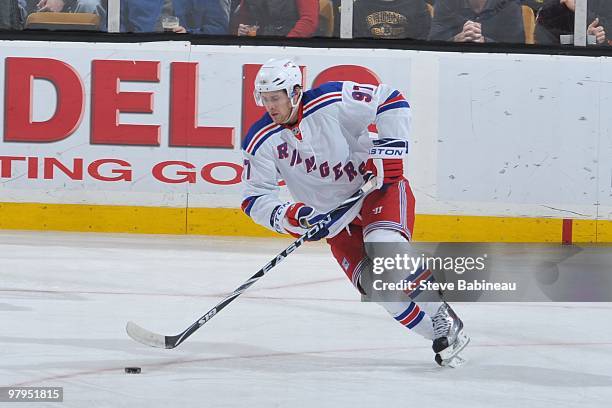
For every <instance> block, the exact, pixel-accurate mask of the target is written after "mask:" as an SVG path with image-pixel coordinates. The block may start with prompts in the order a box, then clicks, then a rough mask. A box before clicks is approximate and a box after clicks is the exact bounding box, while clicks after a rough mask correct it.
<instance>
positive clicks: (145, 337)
mask: <svg viewBox="0 0 612 408" xmlns="http://www.w3.org/2000/svg"><path fill="white" fill-rule="evenodd" d="M375 185H376V179H375V178H374V177H371V178H370V179H368V181H367V182H366V183H365V184H364V185H363V186H362V187H361V188H360V189H359V190H358V191H357V192H356V193H355V194H353V195H352V196H351V197H349V198H348V199H347V200H346V201H344V202H343V203H342V204H340V205H339V206H338V207H336V208H335V209H334V210H332V211H330V212H329V213H327V215H326V216H325V217H324V218H323V219H321V220H319V221H318V222H316V223H315V224H314V225H312V226H310V228H309V229H308V231H306V233H305V234H304V235H302V236H301V237H299V238H298V239H297V240H295V241H294V242H293V243H292V244H291V245H289V246H288V247H287V248H285V249H284V250H283V251H282V252H281V253H279V254H278V255H277V256H276V257H274V258H273V259H272V260H271V261H270V262H268V263H267V264H266V265H265V266H264V267H263V268H261V269H260V270H258V271H257V273H255V274H254V275H253V276H251V277H250V278H249V280H247V281H246V282H245V283H243V284H242V285H241V286H240V287H238V288H237V289H236V290H234V291H233V292H232V293H231V294H229V295H228V296H227V297H226V298H225V299H223V300H222V301H221V302H219V303H217V305H216V306H215V307H213V308H212V309H210V310H209V311H208V312H206V314H205V315H204V316H202V317H200V318H199V319H198V320H196V321H195V322H194V323H193V324H192V325H191V326H189V327H188V328H186V329H185V330H183V331H182V332H181V333H179V334H177V335H175V336H164V335H161V334H157V333H153V332H152V331H149V330H147V329H145V328H142V327H140V326H139V325H137V324H136V323H134V322H128V323H127V325H126V327H125V330H126V331H127V334H128V335H129V336H130V337H131V338H132V339H134V340H136V341H137V342H139V343H142V344H145V345H147V346H151V347H159V348H166V349H173V348H175V347H176V346H178V345H179V344H181V343H182V342H184V341H185V340H186V339H187V338H188V337H189V336H191V335H192V334H193V333H194V332H195V331H196V330H198V329H199V328H200V327H202V326H204V324H206V322H208V321H209V320H210V319H212V318H213V317H214V316H215V315H217V313H219V312H220V311H221V310H222V309H223V308H224V307H225V306H227V305H229V304H230V303H231V302H232V301H233V300H234V299H236V298H237V297H238V296H240V295H241V294H242V292H244V291H245V290H247V289H248V288H249V287H251V285H253V284H254V283H255V282H257V281H258V280H259V279H260V278H261V277H262V276H264V275H265V274H266V273H267V272H269V271H270V269H272V268H274V267H275V266H276V265H278V264H279V263H280V262H281V261H282V260H284V259H285V258H286V257H287V256H288V255H289V254H290V253H292V252H293V251H295V250H296V249H298V248H299V247H300V246H302V244H303V243H304V241H306V240H308V238H311V237H313V236H314V235H315V234H316V233H317V232H319V231H320V230H321V229H323V228H325V227H326V226H327V225H328V223H329V222H330V221H331V220H332V219H334V218H335V217H339V216H341V215H342V214H343V213H345V212H346V211H348V210H349V209H350V208H351V207H352V206H353V205H354V204H355V203H356V202H357V201H359V200H360V199H361V198H363V197H364V196H365V195H366V194H367V193H369V192H370V191H372V190H373V189H374V187H375Z"/></svg>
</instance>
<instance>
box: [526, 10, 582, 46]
mask: <svg viewBox="0 0 612 408" xmlns="http://www.w3.org/2000/svg"><path fill="white" fill-rule="evenodd" d="M574 9H575V2H574V1H570V0H547V1H544V4H542V5H540V7H539V8H538V14H537V16H538V17H537V22H536V27H535V42H536V43H537V44H542V45H558V44H563V45H573V44H574V36H573V34H574V18H575V16H574Z"/></svg>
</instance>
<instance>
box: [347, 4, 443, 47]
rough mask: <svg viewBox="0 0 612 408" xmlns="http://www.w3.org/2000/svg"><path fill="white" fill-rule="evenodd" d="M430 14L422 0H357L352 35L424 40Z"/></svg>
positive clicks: (354, 7) (357, 36)
mask: <svg viewBox="0 0 612 408" xmlns="http://www.w3.org/2000/svg"><path fill="white" fill-rule="evenodd" d="M430 28H431V14H429V10H428V8H427V4H426V2H425V0H357V1H356V2H355V4H354V6H353V37H355V38H364V37H367V38H412V39H420V40H426V39H427V36H428V34H429V30H430Z"/></svg>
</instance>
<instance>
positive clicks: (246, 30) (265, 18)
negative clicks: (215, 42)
mask: <svg viewBox="0 0 612 408" xmlns="http://www.w3.org/2000/svg"><path fill="white" fill-rule="evenodd" d="M237 13H238V14H237V22H238V29H237V34H238V35H271V36H286V37H311V36H312V35H313V34H314V33H315V32H316V31H317V28H318V27H319V1H318V0H242V1H241V3H240V6H239V9H238V12H237Z"/></svg>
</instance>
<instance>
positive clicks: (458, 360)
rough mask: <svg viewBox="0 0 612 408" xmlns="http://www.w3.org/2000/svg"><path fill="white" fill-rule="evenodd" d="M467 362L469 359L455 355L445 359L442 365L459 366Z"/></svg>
mask: <svg viewBox="0 0 612 408" xmlns="http://www.w3.org/2000/svg"><path fill="white" fill-rule="evenodd" d="M465 363H467V360H466V359H465V358H463V357H461V356H455V357H453V358H451V359H450V360H443V361H442V367H449V368H458V367H461V366H462V365H464V364H465Z"/></svg>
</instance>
